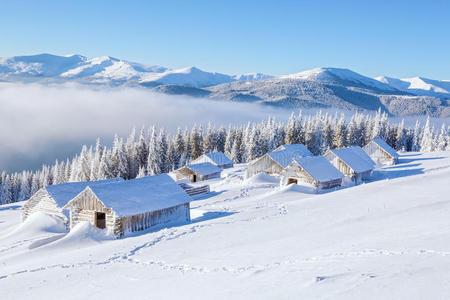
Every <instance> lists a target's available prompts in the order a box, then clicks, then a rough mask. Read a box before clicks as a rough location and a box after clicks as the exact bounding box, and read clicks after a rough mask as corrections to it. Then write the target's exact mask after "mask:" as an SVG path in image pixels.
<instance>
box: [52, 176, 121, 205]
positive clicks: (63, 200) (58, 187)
mask: <svg viewBox="0 0 450 300" xmlns="http://www.w3.org/2000/svg"><path fill="white" fill-rule="evenodd" d="M121 181H124V180H123V179H122V178H112V179H105V180H98V181H81V182H67V183H61V184H55V185H49V186H46V187H45V190H46V191H47V192H48V194H49V195H50V197H52V198H53V200H55V202H56V205H58V207H63V206H64V205H66V204H67V203H68V202H69V201H70V200H72V199H73V198H74V197H75V196H76V195H78V194H79V193H80V192H81V191H83V190H84V189H85V188H86V187H87V186H96V185H102V184H108V183H112V182H121Z"/></svg>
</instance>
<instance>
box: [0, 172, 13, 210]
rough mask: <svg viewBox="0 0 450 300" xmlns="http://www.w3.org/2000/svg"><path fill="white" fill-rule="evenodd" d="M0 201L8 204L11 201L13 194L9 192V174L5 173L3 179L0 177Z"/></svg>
mask: <svg viewBox="0 0 450 300" xmlns="http://www.w3.org/2000/svg"><path fill="white" fill-rule="evenodd" d="M0 195H1V198H0V203H1V204H8V203H12V202H13V195H12V192H11V177H10V175H6V177H5V178H4V179H2V184H1V186H0Z"/></svg>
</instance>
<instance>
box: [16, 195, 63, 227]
mask: <svg viewBox="0 0 450 300" xmlns="http://www.w3.org/2000/svg"><path fill="white" fill-rule="evenodd" d="M38 211H40V212H44V213H47V214H50V215H55V216H58V217H60V218H61V219H62V220H63V221H64V223H66V225H68V221H69V220H68V218H67V217H66V216H65V215H64V213H63V211H62V208H61V207H58V206H57V205H56V202H55V200H53V198H52V197H51V196H50V195H49V194H48V192H47V191H46V190H45V188H41V189H40V190H39V191H37V192H36V193H35V194H34V195H33V196H32V197H31V198H30V199H29V200H28V201H27V202H26V203H25V204H24V205H23V207H22V221H25V220H26V219H27V218H28V217H29V216H30V215H32V214H33V213H35V212H38Z"/></svg>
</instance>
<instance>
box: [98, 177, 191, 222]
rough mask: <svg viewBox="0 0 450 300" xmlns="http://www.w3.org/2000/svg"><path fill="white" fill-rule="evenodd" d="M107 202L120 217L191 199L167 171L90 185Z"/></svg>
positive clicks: (183, 202) (101, 199) (107, 205)
mask: <svg viewBox="0 0 450 300" xmlns="http://www.w3.org/2000/svg"><path fill="white" fill-rule="evenodd" d="M89 188H90V189H91V190H92V192H93V193H94V194H95V195H96V196H97V198H98V199H99V200H100V201H102V202H103V204H104V205H105V206H106V207H108V208H112V209H113V210H114V211H115V213H116V214H117V215H119V216H122V217H123V216H133V215H136V214H140V213H144V212H151V211H155V210H161V209H165V208H169V207H174V206H178V205H181V204H185V203H188V202H191V201H192V199H191V197H189V196H188V195H187V194H186V192H185V191H184V190H183V189H182V188H181V187H180V186H179V185H178V184H177V183H176V182H175V181H174V180H173V179H172V178H171V177H170V176H169V175H167V174H160V175H155V176H147V177H142V178H137V179H132V180H127V181H123V182H116V183H110V184H102V185H94V186H89Z"/></svg>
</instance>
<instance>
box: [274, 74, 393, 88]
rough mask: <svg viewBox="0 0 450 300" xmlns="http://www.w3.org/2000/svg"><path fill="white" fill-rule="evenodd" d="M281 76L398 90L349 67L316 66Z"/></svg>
mask: <svg viewBox="0 0 450 300" xmlns="http://www.w3.org/2000/svg"><path fill="white" fill-rule="evenodd" d="M281 78H289V79H301V80H312V81H320V82H325V83H326V82H331V83H347V84H352V83H353V84H356V85H357V86H366V87H368V88H372V89H373V88H375V89H379V90H381V91H394V92H395V91H397V89H396V88H393V87H392V86H390V85H388V84H385V83H383V82H380V81H377V80H375V79H372V78H369V77H366V76H363V75H360V74H358V73H356V72H353V71H351V70H349V69H339V68H316V69H312V70H307V71H303V72H300V73H296V74H290V75H285V76H281Z"/></svg>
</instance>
